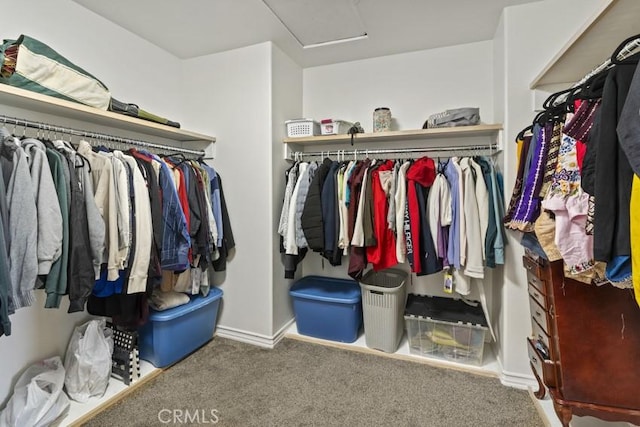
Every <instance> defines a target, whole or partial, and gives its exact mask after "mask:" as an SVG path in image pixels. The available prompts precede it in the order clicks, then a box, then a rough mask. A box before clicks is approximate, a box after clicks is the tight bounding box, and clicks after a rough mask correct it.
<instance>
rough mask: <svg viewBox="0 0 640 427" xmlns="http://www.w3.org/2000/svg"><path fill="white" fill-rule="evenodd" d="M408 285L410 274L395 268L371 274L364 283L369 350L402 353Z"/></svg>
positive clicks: (365, 326) (365, 322) (361, 281)
mask: <svg viewBox="0 0 640 427" xmlns="http://www.w3.org/2000/svg"><path fill="white" fill-rule="evenodd" d="M406 281H407V273H405V272H404V271H401V270H395V269H391V268H390V269H387V270H380V271H373V270H371V271H369V272H368V273H366V274H365V275H364V276H363V277H362V279H360V290H361V291H362V317H363V319H364V335H365V341H366V344H367V347H370V348H374V349H376V350H382V351H384V352H387V353H393V352H395V351H396V350H397V349H398V344H400V340H401V339H402V335H403V332H404V322H403V318H402V314H403V313H404V307H405V303H406V300H407V290H406V289H407V288H406Z"/></svg>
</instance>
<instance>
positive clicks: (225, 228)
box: [213, 174, 236, 271]
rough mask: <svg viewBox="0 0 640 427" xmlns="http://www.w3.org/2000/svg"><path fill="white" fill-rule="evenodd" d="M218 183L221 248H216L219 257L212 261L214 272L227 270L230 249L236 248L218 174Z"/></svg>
mask: <svg viewBox="0 0 640 427" xmlns="http://www.w3.org/2000/svg"><path fill="white" fill-rule="evenodd" d="M218 183H219V185H220V204H221V205H222V206H221V210H222V233H223V237H222V246H219V247H218V251H219V252H220V257H219V258H218V259H217V260H215V261H213V269H214V270H215V271H225V270H226V269H227V257H228V256H229V253H230V252H231V250H232V249H234V248H235V247H236V241H235V239H234V238H233V231H232V230H231V220H230V219H229V212H228V211H227V202H226V201H225V199H224V191H222V178H220V175H219V174H218Z"/></svg>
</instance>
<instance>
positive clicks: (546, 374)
mask: <svg viewBox="0 0 640 427" xmlns="http://www.w3.org/2000/svg"><path fill="white" fill-rule="evenodd" d="M527 342H528V344H529V345H528V348H527V350H528V351H529V360H530V361H531V364H532V365H533V367H534V369H535V370H536V373H537V374H538V376H539V377H541V378H542V381H543V382H544V384H545V385H546V386H547V387H556V384H557V383H556V375H555V372H554V368H555V364H554V363H553V361H551V360H548V359H545V358H544V356H542V354H540V352H539V351H538V349H537V348H536V346H535V343H534V341H533V340H531V339H530V338H528V339H527Z"/></svg>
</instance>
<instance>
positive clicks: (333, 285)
mask: <svg viewBox="0 0 640 427" xmlns="http://www.w3.org/2000/svg"><path fill="white" fill-rule="evenodd" d="M289 294H290V295H291V296H293V297H297V298H305V299H312V300H316V301H324V302H333V303H341V304H356V303H358V302H360V300H361V294H360V285H359V284H358V282H356V281H354V280H346V279H334V278H331V277H322V276H307V277H303V278H302V279H300V280H298V281H296V282H295V283H294V284H293V285H292V286H291V290H290V291H289Z"/></svg>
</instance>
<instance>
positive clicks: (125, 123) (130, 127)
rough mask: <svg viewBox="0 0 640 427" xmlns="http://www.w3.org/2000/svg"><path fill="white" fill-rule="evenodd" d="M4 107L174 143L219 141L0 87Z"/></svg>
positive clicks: (22, 90)
mask: <svg viewBox="0 0 640 427" xmlns="http://www.w3.org/2000/svg"><path fill="white" fill-rule="evenodd" d="M0 104H3V105H8V106H12V107H16V108H22V109H25V110H30V111H35V112H38V113H43V114H52V115H56V116H64V117H65V118H68V119H74V120H82V121H84V122H88V123H92V124H96V125H102V126H110V127H113V128H116V129H120V130H123V131H128V132H138V133H141V134H145V135H150V136H154V137H158V138H164V139H168V140H173V141H182V142H201V143H202V142H204V143H211V142H215V140H216V139H215V138H214V137H213V136H209V135H204V134H200V133H196V132H191V131H188V130H184V129H178V128H174V127H171V126H165V125H161V124H159V123H155V122H150V121H147V120H142V119H138V118H136V117H130V116H125V115H124V114H118V113H113V112H111V111H104V110H100V109H98V108H94V107H89V106H87V105H83V104H78V103H75V102H71V101H67V100H64V99H59V98H54V97H52V96H48V95H43V94H40V93H36V92H31V91H28V90H24V89H20V88H16V87H13V86H8V85H5V84H0Z"/></svg>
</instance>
